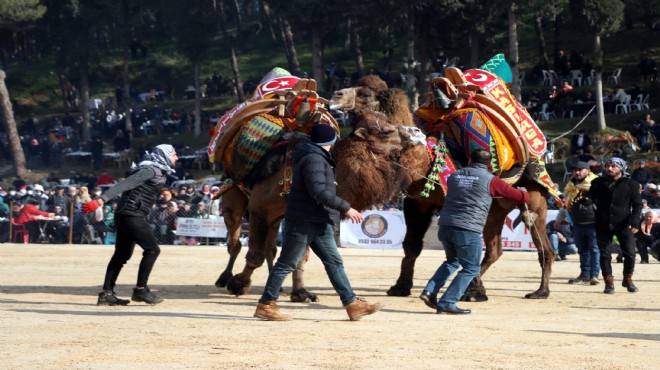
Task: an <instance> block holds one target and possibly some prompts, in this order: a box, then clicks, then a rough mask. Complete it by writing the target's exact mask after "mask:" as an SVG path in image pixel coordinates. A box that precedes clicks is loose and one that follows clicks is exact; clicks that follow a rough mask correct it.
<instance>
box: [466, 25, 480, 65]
mask: <svg viewBox="0 0 660 370" xmlns="http://www.w3.org/2000/svg"><path fill="white" fill-rule="evenodd" d="M480 34H481V33H480V32H479V31H478V30H477V29H476V28H474V27H471V28H470V31H469V33H468V43H469V44H470V65H469V67H470V68H476V67H477V66H478V65H479V35H480Z"/></svg>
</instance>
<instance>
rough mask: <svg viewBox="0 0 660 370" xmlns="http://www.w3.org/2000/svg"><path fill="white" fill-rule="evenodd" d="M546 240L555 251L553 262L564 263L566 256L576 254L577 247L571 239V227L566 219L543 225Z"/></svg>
mask: <svg viewBox="0 0 660 370" xmlns="http://www.w3.org/2000/svg"><path fill="white" fill-rule="evenodd" d="M545 228H546V232H547V233H548V239H550V244H552V247H553V249H554V250H555V261H564V260H565V259H566V255H568V254H576V253H577V247H576V246H575V241H574V239H573V227H572V225H571V224H570V223H569V222H568V219H565V218H564V219H562V220H555V221H550V222H548V223H547V224H546V225H545Z"/></svg>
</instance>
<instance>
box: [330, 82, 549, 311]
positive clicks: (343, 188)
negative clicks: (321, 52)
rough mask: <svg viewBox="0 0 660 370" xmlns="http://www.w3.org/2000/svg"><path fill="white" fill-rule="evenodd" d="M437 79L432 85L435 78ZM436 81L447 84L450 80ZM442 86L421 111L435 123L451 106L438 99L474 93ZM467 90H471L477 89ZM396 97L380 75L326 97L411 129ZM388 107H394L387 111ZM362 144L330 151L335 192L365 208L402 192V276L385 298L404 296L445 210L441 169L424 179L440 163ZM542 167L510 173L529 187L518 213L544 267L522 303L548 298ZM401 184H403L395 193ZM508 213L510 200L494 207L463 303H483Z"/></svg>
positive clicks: (530, 165)
mask: <svg viewBox="0 0 660 370" xmlns="http://www.w3.org/2000/svg"><path fill="white" fill-rule="evenodd" d="M434 82H436V81H435V80H434ZM437 82H445V83H446V82H447V81H437ZM439 85H443V84H442V83H438V84H434V85H433V86H434V88H435V89H436V90H438V89H439V90H442V87H444V89H445V94H440V95H441V96H436V95H437V94H436V93H437V92H434V93H431V94H428V97H429V100H428V102H427V104H426V109H428V110H430V111H431V112H434V113H435V114H436V116H437V117H440V118H444V117H446V116H447V115H448V114H450V113H451V112H452V109H453V108H454V107H451V106H449V107H445V106H444V105H443V104H442V103H443V102H442V101H440V102H438V100H443V99H441V98H444V100H445V103H446V102H448V101H451V100H452V99H451V98H453V102H454V103H456V101H460V100H461V98H465V97H469V96H470V95H471V94H463V95H461V94H459V92H458V91H457V90H456V89H455V86H453V85H452V84H450V83H446V84H444V86H439ZM470 88H471V89H474V86H471V87H470ZM475 90H476V89H475ZM452 93H453V95H452ZM401 94H402V93H399V92H397V89H388V88H387V86H386V85H385V84H384V82H382V81H380V79H378V78H377V77H373V76H370V77H368V78H367V79H363V80H361V81H360V82H359V83H358V85H357V86H356V87H351V88H346V89H342V90H339V91H337V92H335V94H334V95H333V97H332V99H331V100H330V109H337V110H342V111H345V112H352V111H361V110H366V109H375V110H378V111H381V112H384V113H385V114H386V115H388V117H390V119H389V121H390V122H392V123H393V124H397V125H402V126H415V125H414V124H413V123H412V120H408V119H405V118H402V116H405V114H404V113H402V112H406V111H408V115H410V113H409V110H408V104H407V100H406V101H405V102H404V101H403V99H397V100H393V99H389V100H388V99H383V98H384V97H391V96H400V95H401ZM459 95H461V96H459ZM448 96H449V97H451V98H448ZM388 104H389V105H388ZM392 104H394V105H396V106H392ZM404 104H405V105H404ZM418 114H419V112H416V118H418ZM440 118H439V119H440ZM440 120H441V119H440ZM363 141H364V139H363V138H361V137H359V136H356V135H352V134H351V135H350V136H349V137H347V138H345V139H343V140H342V141H341V142H340V143H339V144H338V145H337V146H336V148H335V149H334V152H333V154H334V156H335V158H336V161H337V182H338V195H339V196H341V197H342V198H344V199H346V200H347V201H349V202H350V203H351V205H352V206H353V207H354V208H356V209H358V210H365V209H368V208H369V207H371V206H373V205H374V204H383V203H384V202H386V201H387V200H389V199H391V198H392V197H393V196H395V195H396V194H397V193H398V192H399V191H400V192H402V193H403V194H405V196H406V197H405V199H404V209H403V212H404V219H405V222H406V226H407V231H406V235H405V238H404V241H403V249H404V258H403V260H402V262H401V270H400V274H399V278H398V279H397V281H396V284H395V285H393V286H392V287H391V288H390V289H389V290H388V291H387V294H388V295H390V296H409V295H410V294H411V288H412V287H413V275H414V267H415V262H416V260H417V257H418V256H419V255H420V253H421V251H422V249H423V246H424V243H423V238H424V235H425V233H426V231H427V230H428V228H429V226H430V222H431V219H432V216H433V214H434V211H435V210H436V209H438V208H439V207H442V204H443V203H444V199H445V193H444V190H443V189H442V187H441V186H435V185H440V184H439V183H438V182H437V177H438V176H437V175H438V171H435V179H436V180H435V181H429V179H428V178H427V176H429V173H431V174H433V173H434V171H432V170H433V168H434V166H436V167H437V166H439V163H438V162H437V161H436V162H434V161H433V159H432V155H431V153H430V152H429V151H428V150H427V148H426V147H425V146H423V145H413V146H409V147H408V148H402V150H401V151H400V153H399V155H398V156H397V157H390V158H386V157H383V156H382V155H379V154H378V153H373V152H369V151H368V150H365V149H364V148H363V147H364V145H363ZM436 148H437V149H439V150H437V151H436V153H437V154H441V153H448V152H452V157H454V158H455V159H454V162H456V161H458V162H459V163H461V164H462V165H466V164H467V163H466V160H465V158H461V157H465V155H464V154H461V153H457V151H456V150H454V151H451V150H449V151H447V150H445V149H446V148H445V147H444V143H443V142H442V141H440V142H439V143H438V146H437V147H436ZM436 158H438V157H436ZM539 166H543V164H542V162H538V161H533V160H532V161H524V163H522V164H520V165H519V166H518V167H516V168H514V169H513V170H515V171H516V172H517V176H516V177H514V180H515V182H513V183H512V185H513V186H516V187H524V188H526V189H527V191H528V192H529V194H530V200H529V202H528V203H527V204H526V205H525V206H524V207H521V214H523V215H524V219H525V221H526V224H527V225H528V227H530V229H531V234H532V238H533V241H534V244H535V245H536V246H537V249H538V260H539V263H540V265H541V270H542V274H541V283H540V287H539V288H538V289H537V290H536V291H534V292H531V293H528V294H526V295H525V297H526V298H532V299H545V298H548V296H549V295H550V289H549V280H550V275H551V271H552V263H553V262H554V259H555V254H554V251H553V248H552V246H551V245H550V242H549V240H548V237H547V235H546V233H545V225H546V213H547V197H548V194H549V192H548V189H547V188H545V187H544V186H541V185H540V184H539V183H538V182H537V181H536V180H535V179H536V177H537V175H536V174H537V173H538V172H537V171H539ZM543 169H544V167H543ZM510 172H511V171H510ZM502 175H506V174H505V173H503V174H501V175H500V176H502ZM429 177H430V176H429ZM392 184H394V186H392ZM398 186H401V187H400V188H398ZM425 190H426V192H427V194H428V196H427V197H425V196H421V195H420V194H423V193H424V191H425ZM513 209H514V205H513V204H509V203H508V202H505V201H502V200H497V201H494V202H493V204H492V206H491V209H490V212H489V215H488V218H487V221H486V226H485V228H484V233H483V237H484V241H485V245H486V249H485V253H484V257H483V260H482V263H481V271H480V274H479V276H478V277H476V278H475V279H474V280H473V282H472V283H471V285H470V287H469V289H468V291H467V292H466V294H465V296H464V297H463V299H464V300H469V301H486V300H488V296H487V294H486V289H485V287H484V284H483V280H482V278H483V276H484V274H485V273H486V271H487V270H488V269H489V268H490V266H491V265H492V264H493V263H495V262H496V261H497V260H498V259H499V258H500V256H501V255H502V252H503V251H502V240H501V231H502V228H503V226H504V220H505V218H506V216H507V214H508V213H509V212H510V211H512V210H513ZM533 215H536V218H535V219H533V218H534V217H533Z"/></svg>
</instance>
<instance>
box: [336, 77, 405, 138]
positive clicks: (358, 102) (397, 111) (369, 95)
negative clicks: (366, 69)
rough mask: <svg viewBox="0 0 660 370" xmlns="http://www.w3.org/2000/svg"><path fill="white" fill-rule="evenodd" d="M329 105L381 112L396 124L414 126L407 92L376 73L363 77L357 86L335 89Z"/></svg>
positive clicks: (343, 110) (348, 110)
mask: <svg viewBox="0 0 660 370" xmlns="http://www.w3.org/2000/svg"><path fill="white" fill-rule="evenodd" d="M329 107H330V109H331V110H340V111H342V112H350V113H352V112H356V111H363V110H371V111H376V112H381V113H385V114H386V115H387V116H388V119H389V121H390V123H392V124H394V125H397V126H414V124H413V121H412V114H411V113H410V107H409V101H408V97H407V96H406V94H405V92H403V91H402V90H400V89H390V88H388V87H387V84H386V83H385V82H384V81H383V80H381V79H380V77H378V76H374V75H368V76H365V77H362V78H361V79H360V80H359V81H358V83H357V86H355V87H349V88H345V89H341V90H337V91H335V93H334V94H333V95H332V99H331V100H330V103H329Z"/></svg>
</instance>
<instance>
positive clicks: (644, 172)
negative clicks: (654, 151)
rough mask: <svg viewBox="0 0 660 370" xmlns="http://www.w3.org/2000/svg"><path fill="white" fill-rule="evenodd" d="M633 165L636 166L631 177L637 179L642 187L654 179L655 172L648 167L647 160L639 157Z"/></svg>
mask: <svg viewBox="0 0 660 370" xmlns="http://www.w3.org/2000/svg"><path fill="white" fill-rule="evenodd" d="M633 165H634V166H635V169H634V170H633V172H632V174H631V175H630V178H631V179H633V180H635V181H637V182H638V183H639V184H640V185H642V187H644V186H646V184H648V183H649V182H651V181H652V180H653V173H651V170H650V169H649V168H648V167H646V161H645V160H643V159H638V160H636V161H635V162H634V164H633Z"/></svg>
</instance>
